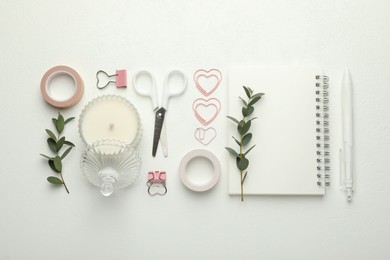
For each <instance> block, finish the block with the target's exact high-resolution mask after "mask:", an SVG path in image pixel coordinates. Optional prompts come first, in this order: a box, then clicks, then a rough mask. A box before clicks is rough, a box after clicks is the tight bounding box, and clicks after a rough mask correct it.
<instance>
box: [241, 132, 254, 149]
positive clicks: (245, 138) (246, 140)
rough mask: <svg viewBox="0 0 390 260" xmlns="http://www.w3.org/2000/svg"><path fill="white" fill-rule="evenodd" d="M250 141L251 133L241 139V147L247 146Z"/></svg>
mask: <svg viewBox="0 0 390 260" xmlns="http://www.w3.org/2000/svg"><path fill="white" fill-rule="evenodd" d="M251 139H252V134H251V133H248V134H246V135H244V137H243V138H242V146H245V145H247V144H248V143H249V141H250V140H251Z"/></svg>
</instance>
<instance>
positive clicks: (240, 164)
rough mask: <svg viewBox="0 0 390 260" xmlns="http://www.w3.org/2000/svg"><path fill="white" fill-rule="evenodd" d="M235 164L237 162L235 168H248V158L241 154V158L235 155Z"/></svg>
mask: <svg viewBox="0 0 390 260" xmlns="http://www.w3.org/2000/svg"><path fill="white" fill-rule="evenodd" d="M236 164H237V168H238V169H239V170H241V171H243V170H245V169H246V168H248V166H249V160H248V159H247V158H245V156H244V155H243V157H242V158H240V157H237V158H236Z"/></svg>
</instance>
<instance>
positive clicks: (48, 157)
mask: <svg viewBox="0 0 390 260" xmlns="http://www.w3.org/2000/svg"><path fill="white" fill-rule="evenodd" d="M40 155H41V156H43V157H45V158H46V159H49V160H53V157H50V156H47V155H44V154H41V153H40Z"/></svg>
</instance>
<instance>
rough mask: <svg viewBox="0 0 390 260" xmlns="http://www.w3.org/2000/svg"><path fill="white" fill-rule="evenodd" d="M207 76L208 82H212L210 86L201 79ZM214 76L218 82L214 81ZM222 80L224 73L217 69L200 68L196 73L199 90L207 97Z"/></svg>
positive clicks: (195, 78) (195, 79) (195, 80)
mask: <svg viewBox="0 0 390 260" xmlns="http://www.w3.org/2000/svg"><path fill="white" fill-rule="evenodd" d="M202 78H206V79H207V82H208V83H211V84H210V85H209V86H207V87H206V86H205V85H202V83H201V82H200V79H202ZM213 78H215V79H216V82H214V83H213V82H212V80H213ZM221 81H222V73H221V72H220V71H219V70H217V69H211V70H204V69H199V70H197V71H196V72H195V73H194V82H195V85H196V87H197V88H198V90H199V91H200V92H201V93H202V94H203V95H205V96H206V97H207V96H209V95H210V94H211V93H213V92H214V91H215V90H216V89H217V88H218V86H219V84H220V83H221Z"/></svg>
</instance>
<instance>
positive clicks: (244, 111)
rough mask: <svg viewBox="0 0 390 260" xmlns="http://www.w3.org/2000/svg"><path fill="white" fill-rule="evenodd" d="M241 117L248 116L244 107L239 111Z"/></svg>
mask: <svg viewBox="0 0 390 260" xmlns="http://www.w3.org/2000/svg"><path fill="white" fill-rule="evenodd" d="M241 113H242V116H243V117H247V116H248V109H247V108H246V107H243V108H242V110H241Z"/></svg>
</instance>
